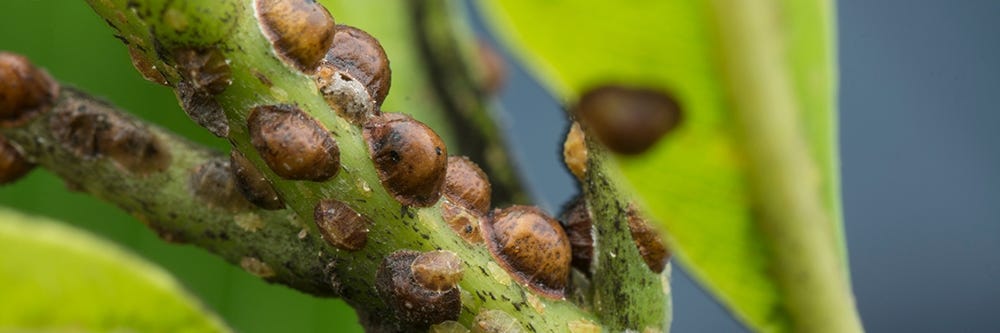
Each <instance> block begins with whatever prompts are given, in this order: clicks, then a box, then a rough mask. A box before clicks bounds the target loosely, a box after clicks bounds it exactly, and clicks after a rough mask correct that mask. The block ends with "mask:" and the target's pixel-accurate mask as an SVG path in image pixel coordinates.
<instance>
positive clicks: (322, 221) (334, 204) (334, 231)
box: [313, 199, 372, 251]
mask: <svg viewBox="0 0 1000 333" xmlns="http://www.w3.org/2000/svg"><path fill="white" fill-rule="evenodd" d="M313 220H314V221H315V222H316V227H318V228H319V231H320V233H321V234H322V235H323V239H324V240H326V242H327V243H329V244H330V245H333V246H335V247H337V248H339V249H342V250H347V251H357V250H360V249H362V248H364V247H365V244H367V243H368V228H369V227H370V226H371V225H372V221H371V220H370V219H368V217H365V216H364V215H361V214H359V213H358V212H357V211H355V210H354V209H351V207H350V206H347V204H345V203H343V202H340V201H337V200H334V199H324V200H320V202H319V204H317V205H316V208H315V209H314V211H313Z"/></svg>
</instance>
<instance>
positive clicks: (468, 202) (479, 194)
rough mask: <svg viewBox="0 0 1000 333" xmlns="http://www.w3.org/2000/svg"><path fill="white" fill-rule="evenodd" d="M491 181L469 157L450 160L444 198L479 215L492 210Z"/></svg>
mask: <svg viewBox="0 0 1000 333" xmlns="http://www.w3.org/2000/svg"><path fill="white" fill-rule="evenodd" d="M491 194H492V193H491V190H490V180H489V179H488V178H487V177H486V173H485V172H483V169H480V168H479V166H478V165H476V163H474V162H472V161H470V160H469V159H468V158H467V157H458V156H452V157H449V158H448V171H447V174H446V175H445V178H444V196H445V197H446V198H448V200H451V201H453V202H457V203H460V204H462V205H464V206H465V207H466V208H468V209H471V210H473V211H475V212H477V213H479V214H486V213H487V212H488V211H489V210H490V195H491Z"/></svg>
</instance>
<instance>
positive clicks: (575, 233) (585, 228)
mask: <svg viewBox="0 0 1000 333" xmlns="http://www.w3.org/2000/svg"><path fill="white" fill-rule="evenodd" d="M561 219H562V221H563V223H564V224H565V225H566V236H567V237H568V238H569V244H570V247H571V248H572V249H573V267H576V269H579V270H580V271H581V272H583V273H585V274H587V275H588V276H589V275H590V264H591V262H592V261H593V260H594V224H593V221H592V220H591V218H590V212H589V211H587V201H586V200H585V199H584V197H583V195H579V196H577V197H576V198H574V199H573V201H571V202H570V203H569V204H568V205H567V206H566V208H565V209H564V210H563V213H562V216H561Z"/></svg>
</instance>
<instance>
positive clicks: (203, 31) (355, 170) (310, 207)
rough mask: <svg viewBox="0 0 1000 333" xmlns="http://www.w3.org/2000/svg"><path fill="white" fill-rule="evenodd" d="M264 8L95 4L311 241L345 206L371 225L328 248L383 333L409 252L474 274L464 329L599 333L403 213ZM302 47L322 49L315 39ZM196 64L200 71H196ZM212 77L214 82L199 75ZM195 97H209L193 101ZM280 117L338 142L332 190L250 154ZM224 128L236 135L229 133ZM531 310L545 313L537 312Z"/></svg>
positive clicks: (429, 219)
mask: <svg viewBox="0 0 1000 333" xmlns="http://www.w3.org/2000/svg"><path fill="white" fill-rule="evenodd" d="M259 1H260V0H258V2H251V1H239V0H224V1H213V2H210V3H209V2H194V1H169V0H128V1H126V0H90V1H88V2H89V3H90V4H91V6H92V7H93V8H94V9H95V11H96V12H97V13H98V14H99V15H100V16H102V17H103V18H104V19H106V20H107V21H108V22H109V24H111V25H112V27H113V28H114V29H116V30H117V31H118V32H119V33H120V35H121V37H122V39H123V40H124V41H126V43H127V44H128V45H129V47H130V48H131V49H133V50H136V52H133V56H134V57H137V58H140V59H141V60H144V61H146V62H147V63H149V64H152V68H154V69H156V71H157V72H158V73H160V74H161V75H162V76H163V77H164V78H165V82H167V84H169V85H170V86H172V87H174V88H175V89H176V92H177V93H178V96H179V97H180V98H181V99H182V102H185V104H189V103H190V102H191V101H190V100H189V98H186V97H192V96H193V97H195V98H196V102H197V103H190V104H189V105H188V106H189V107H188V110H187V111H188V112H189V113H191V114H194V118H195V119H196V120H199V122H200V123H202V124H203V125H208V127H209V128H213V129H220V128H223V127H225V128H228V131H216V133H217V134H220V135H223V136H226V137H227V138H228V140H229V141H230V142H231V143H232V144H233V147H234V149H236V150H238V151H239V152H241V153H242V154H243V155H245V156H246V157H247V158H248V159H249V160H250V161H251V162H252V163H253V165H254V167H256V168H257V169H259V170H261V171H262V172H263V173H264V176H265V177H266V178H267V180H268V181H270V182H271V183H272V184H273V185H274V188H275V189H276V190H277V193H278V194H279V195H280V196H281V197H282V198H283V199H284V202H285V203H287V204H288V206H289V209H290V210H291V211H294V212H295V213H296V215H297V216H298V217H299V218H300V219H301V220H303V221H305V223H304V224H305V225H306V226H307V227H308V228H309V232H308V233H309V234H310V235H316V234H318V233H319V229H318V227H317V225H316V224H315V223H313V221H312V220H313V215H314V212H315V210H316V207H317V206H318V205H319V204H320V202H321V201H323V200H336V201H338V202H342V203H345V204H347V205H349V207H350V208H351V209H352V210H353V211H355V212H357V213H358V214H360V215H362V216H365V217H366V218H368V219H370V220H371V221H372V225H371V226H370V231H369V232H368V233H367V244H366V245H364V246H363V248H362V249H360V250H358V251H353V252H352V251H343V250H337V249H336V248H333V247H332V246H329V245H326V246H325V247H327V248H328V249H327V252H328V253H332V254H333V258H331V259H334V260H336V261H337V262H338V263H339V264H338V265H337V266H336V267H337V273H338V275H341V274H342V273H344V274H343V276H345V277H349V281H345V283H347V284H351V285H353V286H355V287H352V288H345V289H343V290H342V292H341V296H342V297H344V298H345V299H346V300H347V301H348V302H349V303H351V304H352V305H354V306H355V307H356V308H357V309H359V311H361V312H365V313H368V314H369V315H371V316H372V317H371V318H377V321H378V322H380V323H381V324H383V325H385V324H386V321H393V318H394V316H393V315H392V314H391V312H388V311H386V309H388V308H389V306H388V304H387V303H388V302H399V301H400V300H398V299H386V298H384V297H380V296H379V294H378V293H376V292H375V288H372V286H374V285H375V281H374V279H375V276H376V271H377V269H378V268H379V266H380V264H381V262H382V261H383V258H386V257H387V256H389V255H390V254H392V253H394V252H396V251H398V250H400V249H412V250H418V251H431V250H437V249H442V250H447V251H450V252H453V253H455V254H457V255H458V257H459V258H461V260H462V261H463V262H464V264H465V265H464V266H465V274H464V276H463V278H462V280H461V281H460V282H459V284H458V285H459V287H460V288H461V289H462V290H463V294H465V295H467V297H462V302H461V303H462V304H461V305H462V308H461V313H460V315H459V317H458V321H459V322H461V323H462V324H464V325H467V326H469V325H472V324H473V321H474V317H475V316H476V315H477V314H480V313H481V312H487V310H500V311H503V312H506V313H507V314H508V315H509V316H510V317H512V318H514V319H515V320H517V321H519V322H520V323H521V325H524V326H525V327H526V328H527V329H531V330H535V331H553V332H554V331H564V330H565V329H566V328H567V326H568V325H570V323H579V322H589V320H590V319H591V318H592V317H591V316H590V315H589V314H587V313H584V312H583V311H581V310H580V309H579V308H578V307H576V306H575V305H573V304H572V303H569V302H567V301H561V300H548V299H541V300H539V299H537V297H535V296H533V292H532V291H530V290H529V289H528V288H527V287H525V286H522V285H520V284H517V283H511V281H510V280H509V279H505V278H504V276H505V275H507V274H509V273H507V272H504V271H502V269H501V270H496V269H493V267H496V264H495V263H494V262H493V258H492V256H491V255H490V254H489V253H488V252H487V250H486V249H485V248H484V247H483V246H478V245H474V244H469V243H467V242H466V241H465V240H463V239H462V238H461V237H459V236H458V235H457V234H456V233H454V232H452V231H451V229H450V227H449V226H448V225H447V224H446V223H445V221H444V220H443V219H442V215H441V210H440V206H439V205H440V203H438V204H435V205H433V206H430V207H426V208H416V207H412V206H404V205H402V204H401V203H400V202H399V201H397V199H398V197H397V196H393V195H391V194H390V193H389V192H388V191H387V189H385V188H384V187H383V186H381V185H384V184H382V182H381V181H380V178H379V176H378V174H377V172H376V168H375V166H374V165H373V161H372V159H371V157H370V156H369V147H368V144H367V142H366V141H365V139H364V138H363V135H362V130H361V128H359V127H358V126H355V125H354V124H352V123H351V122H350V121H349V120H348V119H346V118H342V117H340V116H338V115H337V113H336V112H334V110H332V109H331V107H330V106H328V105H327V104H326V101H325V100H324V98H323V97H322V96H321V95H320V92H319V89H318V87H317V86H316V83H315V82H314V78H313V77H311V76H310V75H309V73H308V71H309V68H308V66H302V65H303V63H302V61H289V59H292V60H302V57H300V56H301V54H297V53H296V52H299V51H302V50H303V49H302V48H296V47H295V46H296V45H304V46H306V47H307V49H306V50H307V51H308V46H310V45H312V44H310V43H301V44H295V43H296V42H295V41H291V42H292V44H291V45H292V46H291V47H289V46H288V45H285V44H283V43H286V42H289V40H285V39H282V38H285V37H289V36H290V35H289V36H282V37H281V38H278V41H279V42H280V43H275V44H274V45H272V43H271V41H269V39H268V38H266V37H265V35H264V34H263V33H262V30H261V26H260V22H258V17H257V16H256V15H255V10H254V8H252V6H253V5H254V4H255V3H259ZM302 3H311V2H309V1H303V2H302ZM288 19H289V20H292V21H289V22H290V23H289V22H281V24H285V23H289V24H295V23H296V22H297V21H296V20H298V19H299V18H295V17H291V18H288ZM295 36H297V37H301V38H314V37H315V34H296V35H295ZM272 38H273V37H272ZM275 47H277V49H275ZM188 51H194V52H195V53H196V54H198V53H206V55H205V56H204V57H203V58H197V57H196V59H202V60H205V61H207V62H208V63H211V64H214V65H213V66H211V67H203V66H204V65H205V64H206V62H205V61H195V62H192V61H185V58H184V57H178V55H184V54H186V53H185V52H188ZM206 58H207V60H206ZM216 58H221V59H223V60H224V61H218V59H216ZM212 59H216V61H214V62H213V60H212ZM192 64H193V65H194V67H195V68H191V67H192ZM223 64H224V65H223ZM222 69H225V70H224V74H225V75H224V77H225V78H228V79H231V82H232V84H229V85H221V86H216V83H222V82H227V80H225V79H223V76H222V75H219V74H220V73H216V71H219V70H222ZM206 73H207V74H210V75H209V76H201V75H199V74H206ZM201 79H210V80H208V81H205V80H201ZM220 80H221V81H220ZM186 87H188V88H190V87H195V88H201V89H203V90H204V91H195V93H194V94H191V93H190V91H186V90H187V89H186ZM206 92H207V94H205V93H206ZM356 97H360V96H356ZM216 105H217V106H218V107H219V108H221V109H222V111H223V112H224V115H225V116H224V119H215V118H213V117H201V116H203V115H204V114H202V113H201V112H193V111H205V110H201V109H202V108H203V107H208V108H209V110H208V111H212V110H211V109H212V107H213V106H216ZM278 105H291V106H294V108H296V109H298V110H300V111H301V112H302V113H303V114H304V115H306V116H308V117H309V118H311V119H313V120H315V121H316V122H317V123H318V124H319V125H321V126H322V127H323V128H325V129H326V130H327V131H328V132H329V137H330V138H331V139H333V140H335V142H336V146H337V147H338V152H339V153H338V159H339V164H340V166H339V168H338V169H339V170H337V172H336V175H335V176H332V177H331V178H329V179H328V180H321V181H301V180H292V179H288V177H282V176H279V175H278V174H276V173H275V171H273V170H272V169H270V168H269V166H268V164H267V163H265V162H264V157H262V156H261V154H260V153H259V152H258V149H257V148H255V146H254V144H252V143H251V139H250V133H249V129H248V119H249V118H251V110H254V109H255V108H257V107H261V106H266V107H275V106H278ZM192 109H194V110H192ZM219 121H222V122H224V123H225V126H220V125H221V124H220V123H219ZM322 135H326V134H322ZM313 237H315V236H313ZM286 245H287V244H286ZM324 245H325V244H324ZM306 258H307V259H304V260H312V259H309V258H312V256H307V257H306ZM300 260H303V259H300ZM264 263H265V264H268V265H271V266H274V265H273V264H272V263H267V262H264ZM533 297H535V299H534V301H533V302H532V298H533ZM529 302H530V303H533V304H535V303H537V304H538V305H539V306H528V305H529ZM417 306H420V305H417ZM375 324H379V323H375Z"/></svg>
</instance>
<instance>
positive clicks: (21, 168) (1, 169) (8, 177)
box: [0, 136, 35, 185]
mask: <svg viewBox="0 0 1000 333" xmlns="http://www.w3.org/2000/svg"><path fill="white" fill-rule="evenodd" d="M34 168H35V165H34V164H32V163H31V162H29V161H28V160H27V159H25V158H24V156H23V155H21V153H20V152H18V151H17V148H15V147H14V146H13V145H12V144H11V143H10V142H8V141H7V139H6V138H4V137H3V136H0V185H3V184H8V183H12V182H14V181H16V180H18V179H21V177H24V175H27V174H28V172H31V170H32V169H34Z"/></svg>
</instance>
